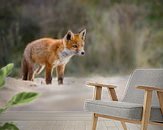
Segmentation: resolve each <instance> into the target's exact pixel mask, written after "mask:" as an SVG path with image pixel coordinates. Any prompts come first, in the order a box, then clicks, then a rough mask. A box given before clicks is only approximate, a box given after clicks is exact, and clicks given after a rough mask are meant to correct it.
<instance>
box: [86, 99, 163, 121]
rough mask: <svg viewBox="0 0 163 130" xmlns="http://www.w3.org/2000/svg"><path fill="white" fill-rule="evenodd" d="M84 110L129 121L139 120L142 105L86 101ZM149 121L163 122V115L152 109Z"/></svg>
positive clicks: (158, 110) (159, 111)
mask: <svg viewBox="0 0 163 130" xmlns="http://www.w3.org/2000/svg"><path fill="white" fill-rule="evenodd" d="M85 110H86V111H89V112H94V113H97V114H103V115H108V116H113V117H120V118H125V119H130V120H141V119H142V111H143V105H142V104H136V103H128V102H119V101H108V100H86V102H85ZM150 120H151V121H154V122H163V115H162V114H161V110H160V108H158V107H152V111H151V117H150Z"/></svg>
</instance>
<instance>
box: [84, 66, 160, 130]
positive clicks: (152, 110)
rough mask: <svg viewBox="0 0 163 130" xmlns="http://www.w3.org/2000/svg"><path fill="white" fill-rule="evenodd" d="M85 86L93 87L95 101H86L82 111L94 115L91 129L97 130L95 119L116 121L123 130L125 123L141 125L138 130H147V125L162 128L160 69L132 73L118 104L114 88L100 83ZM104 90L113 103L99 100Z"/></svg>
mask: <svg viewBox="0 0 163 130" xmlns="http://www.w3.org/2000/svg"><path fill="white" fill-rule="evenodd" d="M88 86H94V87H95V93H94V100H86V102H85V110H86V111H89V112H93V121H92V130H96V125H97V121H98V117H103V118H109V119H113V120H118V121H120V122H121V124H122V126H123V128H124V130H127V127H126V124H125V122H128V123H135V124H141V130H147V127H148V124H153V125H160V126H163V69H137V70H135V71H134V72H133V74H132V75H131V76H130V79H129V81H128V83H127V86H126V90H125V94H124V97H123V98H122V100H120V101H118V98H117V95H116V91H115V88H116V86H113V85H104V84H100V83H88ZM103 87H105V88H107V89H108V92H109V94H110V96H111V98H112V101H109V100H107V101H106V100H101V92H102V88H103ZM162 128H163V127H162Z"/></svg>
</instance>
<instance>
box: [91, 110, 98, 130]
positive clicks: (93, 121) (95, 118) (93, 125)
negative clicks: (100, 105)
mask: <svg viewBox="0 0 163 130" xmlns="http://www.w3.org/2000/svg"><path fill="white" fill-rule="evenodd" d="M97 121H98V117H97V116H96V115H95V113H93V119H92V130H96V127H97Z"/></svg>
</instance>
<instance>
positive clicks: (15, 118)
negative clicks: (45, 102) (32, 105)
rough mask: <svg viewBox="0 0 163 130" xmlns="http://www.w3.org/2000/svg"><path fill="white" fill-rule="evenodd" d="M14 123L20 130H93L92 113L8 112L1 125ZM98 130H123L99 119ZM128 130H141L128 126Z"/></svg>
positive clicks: (119, 126)
mask: <svg viewBox="0 0 163 130" xmlns="http://www.w3.org/2000/svg"><path fill="white" fill-rule="evenodd" d="M6 121H8V122H14V123H15V124H17V126H18V127H19V128H20V130H91V113H84V112H76V113H75V112H65V113H63V112H58V113H56V112H8V113H5V114H3V115H1V117H0V123H3V122H6ZM97 130H123V129H122V126H121V124H120V123H119V122H117V121H113V120H106V119H102V118H100V119H99V122H98V125H97ZM128 130H140V128H139V126H138V125H131V124H130V125H128Z"/></svg>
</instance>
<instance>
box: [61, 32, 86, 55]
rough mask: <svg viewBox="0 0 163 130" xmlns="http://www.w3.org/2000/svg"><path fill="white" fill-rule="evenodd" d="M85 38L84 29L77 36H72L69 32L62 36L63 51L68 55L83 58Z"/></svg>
mask: <svg viewBox="0 0 163 130" xmlns="http://www.w3.org/2000/svg"><path fill="white" fill-rule="evenodd" d="M85 37H86V29H83V30H82V31H80V32H79V33H77V34H74V33H73V32H72V31H71V30H69V31H68V32H67V34H66V35H65V36H64V41H65V49H66V50H67V52H68V53H71V54H73V55H80V56H84V54H85V51H84V44H85Z"/></svg>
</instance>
